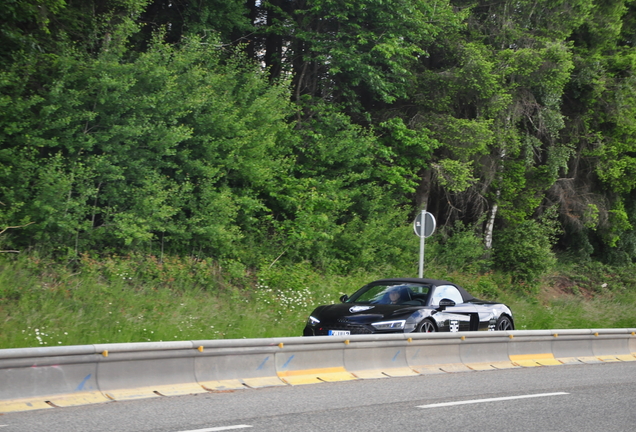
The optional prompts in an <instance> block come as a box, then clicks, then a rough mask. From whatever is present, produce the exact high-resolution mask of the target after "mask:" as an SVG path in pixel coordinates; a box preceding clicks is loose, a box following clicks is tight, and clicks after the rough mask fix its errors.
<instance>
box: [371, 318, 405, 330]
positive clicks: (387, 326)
mask: <svg viewBox="0 0 636 432" xmlns="http://www.w3.org/2000/svg"><path fill="white" fill-rule="evenodd" d="M404 324H406V320H397V321H381V322H376V323H372V324H371V325H372V326H373V327H375V328H376V330H402V329H403V328H404Z"/></svg>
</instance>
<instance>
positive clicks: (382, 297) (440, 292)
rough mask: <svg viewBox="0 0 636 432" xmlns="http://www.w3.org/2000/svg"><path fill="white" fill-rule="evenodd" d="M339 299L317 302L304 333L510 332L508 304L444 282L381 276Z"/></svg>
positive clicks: (512, 322)
mask: <svg viewBox="0 0 636 432" xmlns="http://www.w3.org/2000/svg"><path fill="white" fill-rule="evenodd" d="M340 301H341V302H342V303H340V304H333V305H326V306H318V307H317V308H316V309H315V310H314V311H313V312H312V313H311V315H310V316H309V319H308V320H307V325H306V326H305V331H304V333H303V335H304V336H321V335H333V336H342V335H349V334H370V333H411V332H424V333H430V332H438V331H440V332H457V331H476V330H514V321H513V317H512V311H511V310H510V309H509V308H508V306H506V305H504V304H501V303H495V302H488V301H483V300H478V299H476V298H475V297H473V296H472V295H470V294H468V293H467V292H466V290H464V289H463V288H462V287H460V286H458V285H455V284H453V283H451V282H447V281H443V280H436V279H415V278H413V279H407V278H399V279H382V280H378V281H375V282H371V283H370V284H368V285H365V286H364V287H362V288H360V289H359V290H358V291H356V292H355V293H354V294H353V295H352V296H351V297H349V296H347V295H346V294H345V295H343V296H342V297H340Z"/></svg>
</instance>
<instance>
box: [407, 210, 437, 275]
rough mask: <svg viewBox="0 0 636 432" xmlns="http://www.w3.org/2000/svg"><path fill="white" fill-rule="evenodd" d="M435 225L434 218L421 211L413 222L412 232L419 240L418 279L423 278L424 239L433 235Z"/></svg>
mask: <svg viewBox="0 0 636 432" xmlns="http://www.w3.org/2000/svg"><path fill="white" fill-rule="evenodd" d="M435 225H436V223H435V217H434V216H433V215H432V214H430V213H429V212H427V211H426V210H422V213H421V214H418V215H417V217H416V218H415V221H414V222H413V231H415V235H416V236H418V237H419V238H420V271H419V276H420V279H422V278H423V277H424V247H425V244H424V239H425V238H426V237H429V236H431V235H432V234H433V232H434V231H435Z"/></svg>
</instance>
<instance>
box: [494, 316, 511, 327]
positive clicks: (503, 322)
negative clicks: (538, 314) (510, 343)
mask: <svg viewBox="0 0 636 432" xmlns="http://www.w3.org/2000/svg"><path fill="white" fill-rule="evenodd" d="M514 329H515V328H514V326H513V325H512V321H511V320H510V318H508V317H507V316H505V315H503V316H500V317H499V319H498V320H497V323H496V324H495V330H501V331H506V330H514Z"/></svg>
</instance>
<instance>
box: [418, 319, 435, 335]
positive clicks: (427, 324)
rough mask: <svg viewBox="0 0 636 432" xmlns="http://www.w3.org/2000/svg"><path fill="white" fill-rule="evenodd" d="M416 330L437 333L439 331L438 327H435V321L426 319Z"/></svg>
mask: <svg viewBox="0 0 636 432" xmlns="http://www.w3.org/2000/svg"><path fill="white" fill-rule="evenodd" d="M415 331H416V332H418V333H435V332H436V331H437V327H435V323H433V321H431V320H430V319H425V320H424V321H422V322H421V323H419V324H418V325H417V328H416V329H415Z"/></svg>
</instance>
